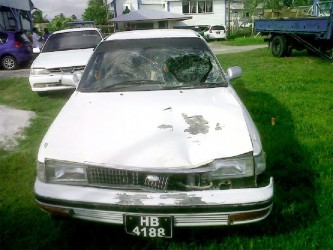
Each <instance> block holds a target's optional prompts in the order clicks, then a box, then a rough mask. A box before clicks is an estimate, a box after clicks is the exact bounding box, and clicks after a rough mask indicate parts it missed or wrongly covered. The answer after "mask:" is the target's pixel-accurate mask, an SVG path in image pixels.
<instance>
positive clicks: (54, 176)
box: [45, 160, 88, 184]
mask: <svg viewBox="0 0 333 250" xmlns="http://www.w3.org/2000/svg"><path fill="white" fill-rule="evenodd" d="M45 172H46V181H47V182H51V183H63V184H87V183H88V180H87V174H86V167H85V166H84V165H80V164H79V163H72V162H62V161H55V160H47V161H46V163H45Z"/></svg>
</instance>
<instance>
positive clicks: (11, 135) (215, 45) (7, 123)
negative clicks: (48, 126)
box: [0, 42, 267, 150]
mask: <svg viewBox="0 0 333 250" xmlns="http://www.w3.org/2000/svg"><path fill="white" fill-rule="evenodd" d="M209 46H210V47H211V49H212V50H213V52H214V53H215V54H228V53H240V52H244V51H249V50H254V49H258V48H265V47H266V48H267V45H249V46H227V45H222V44H221V43H220V42H210V43H209ZM30 65H31V64H29V65H27V66H25V67H24V68H21V69H18V70H0V80H2V79H7V78H11V77H29V70H30ZM35 116H36V114H35V113H34V112H32V111H24V110H16V109H12V108H10V107H6V106H1V105H0V148H4V149H5V150H12V149H14V148H15V146H16V145H17V142H16V139H17V138H20V137H22V136H24V135H23V134H22V130H23V129H24V128H26V127H27V126H29V125H30V120H31V119H32V118H33V117H35Z"/></svg>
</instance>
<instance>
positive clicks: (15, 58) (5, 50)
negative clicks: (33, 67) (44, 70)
mask: <svg viewBox="0 0 333 250" xmlns="http://www.w3.org/2000/svg"><path fill="white" fill-rule="evenodd" d="M31 60H32V46H31V43H30V41H29V39H28V38H27V36H26V35H25V34H24V33H23V32H22V31H0V62H1V67H2V68H3V69H6V70H13V69H17V68H18V67H19V66H20V65H22V64H25V63H28V62H29V61H31Z"/></svg>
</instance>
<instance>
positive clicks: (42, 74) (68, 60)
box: [29, 28, 103, 93]
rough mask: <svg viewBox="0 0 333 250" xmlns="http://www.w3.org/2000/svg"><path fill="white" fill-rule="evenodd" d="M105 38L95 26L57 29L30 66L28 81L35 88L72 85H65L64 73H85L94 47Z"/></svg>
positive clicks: (53, 88)
mask: <svg viewBox="0 0 333 250" xmlns="http://www.w3.org/2000/svg"><path fill="white" fill-rule="evenodd" d="M102 39H103V36H102V34H101V32H100V31H99V30H98V29H96V28H80V29H67V30H61V31H57V32H54V33H53V34H52V35H51V36H50V37H49V39H48V40H47V42H46V43H45V45H44V47H43V49H42V51H41V53H40V54H39V55H38V56H37V58H36V59H35V60H34V62H33V64H32V65H31V68H30V76H29V82H30V85H31V89H32V91H35V92H37V93H43V92H46V91H54V90H63V89H69V88H73V86H68V85H64V84H63V82H62V75H63V74H64V73H76V74H80V73H82V72H83V69H84V67H85V66H86V64H87V63H88V60H89V58H90V56H91V54H92V53H93V49H94V48H95V47H96V46H97V44H98V43H99V42H100V41H101V40H102Z"/></svg>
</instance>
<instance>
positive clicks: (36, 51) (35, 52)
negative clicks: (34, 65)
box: [32, 48, 40, 54]
mask: <svg viewBox="0 0 333 250" xmlns="http://www.w3.org/2000/svg"><path fill="white" fill-rule="evenodd" d="M32 53H34V54H39V53H40V49H39V48H33V49H32Z"/></svg>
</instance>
